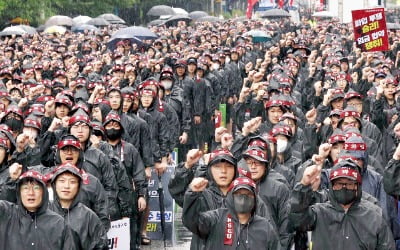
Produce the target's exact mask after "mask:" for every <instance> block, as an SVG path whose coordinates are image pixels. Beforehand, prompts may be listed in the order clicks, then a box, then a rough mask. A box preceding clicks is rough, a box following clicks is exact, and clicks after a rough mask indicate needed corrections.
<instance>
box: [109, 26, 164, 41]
mask: <svg viewBox="0 0 400 250" xmlns="http://www.w3.org/2000/svg"><path fill="white" fill-rule="evenodd" d="M121 37H122V38H131V37H135V38H138V39H140V40H152V39H157V38H158V36H157V35H156V34H154V33H153V32H152V31H151V30H149V29H148V28H145V27H141V26H131V27H126V28H123V29H120V30H118V31H117V32H115V33H114V34H113V35H112V36H111V38H121Z"/></svg>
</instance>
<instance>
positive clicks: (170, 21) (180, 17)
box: [165, 15, 192, 25]
mask: <svg viewBox="0 0 400 250" xmlns="http://www.w3.org/2000/svg"><path fill="white" fill-rule="evenodd" d="M179 21H185V22H190V21H192V18H190V17H189V16H188V15H175V16H172V17H170V18H169V19H168V20H167V21H165V24H166V25H173V24H176V23H177V22H179Z"/></svg>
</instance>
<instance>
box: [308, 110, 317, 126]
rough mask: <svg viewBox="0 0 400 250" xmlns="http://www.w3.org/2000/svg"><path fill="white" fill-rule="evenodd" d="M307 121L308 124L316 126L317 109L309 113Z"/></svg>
mask: <svg viewBox="0 0 400 250" xmlns="http://www.w3.org/2000/svg"><path fill="white" fill-rule="evenodd" d="M306 119H307V122H308V124H315V121H316V120H317V110H316V109H315V108H312V109H310V110H309V111H307V113H306Z"/></svg>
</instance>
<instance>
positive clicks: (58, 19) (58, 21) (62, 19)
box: [45, 16, 73, 27]
mask: <svg viewBox="0 0 400 250" xmlns="http://www.w3.org/2000/svg"><path fill="white" fill-rule="evenodd" d="M45 25H46V27H50V26H53V25H58V26H69V27H71V26H72V25H73V21H72V18H70V17H68V16H52V17H50V18H49V19H48V20H47V21H46V23H45Z"/></svg>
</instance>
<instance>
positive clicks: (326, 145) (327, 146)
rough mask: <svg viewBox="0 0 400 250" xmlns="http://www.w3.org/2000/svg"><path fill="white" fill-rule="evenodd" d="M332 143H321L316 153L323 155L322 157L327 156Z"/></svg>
mask: <svg viewBox="0 0 400 250" xmlns="http://www.w3.org/2000/svg"><path fill="white" fill-rule="evenodd" d="M331 149H332V145H331V144H329V143H323V144H321V145H320V146H319V149H318V155H319V156H321V157H323V158H324V159H325V158H326V157H328V155H329V153H330V152H331Z"/></svg>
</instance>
